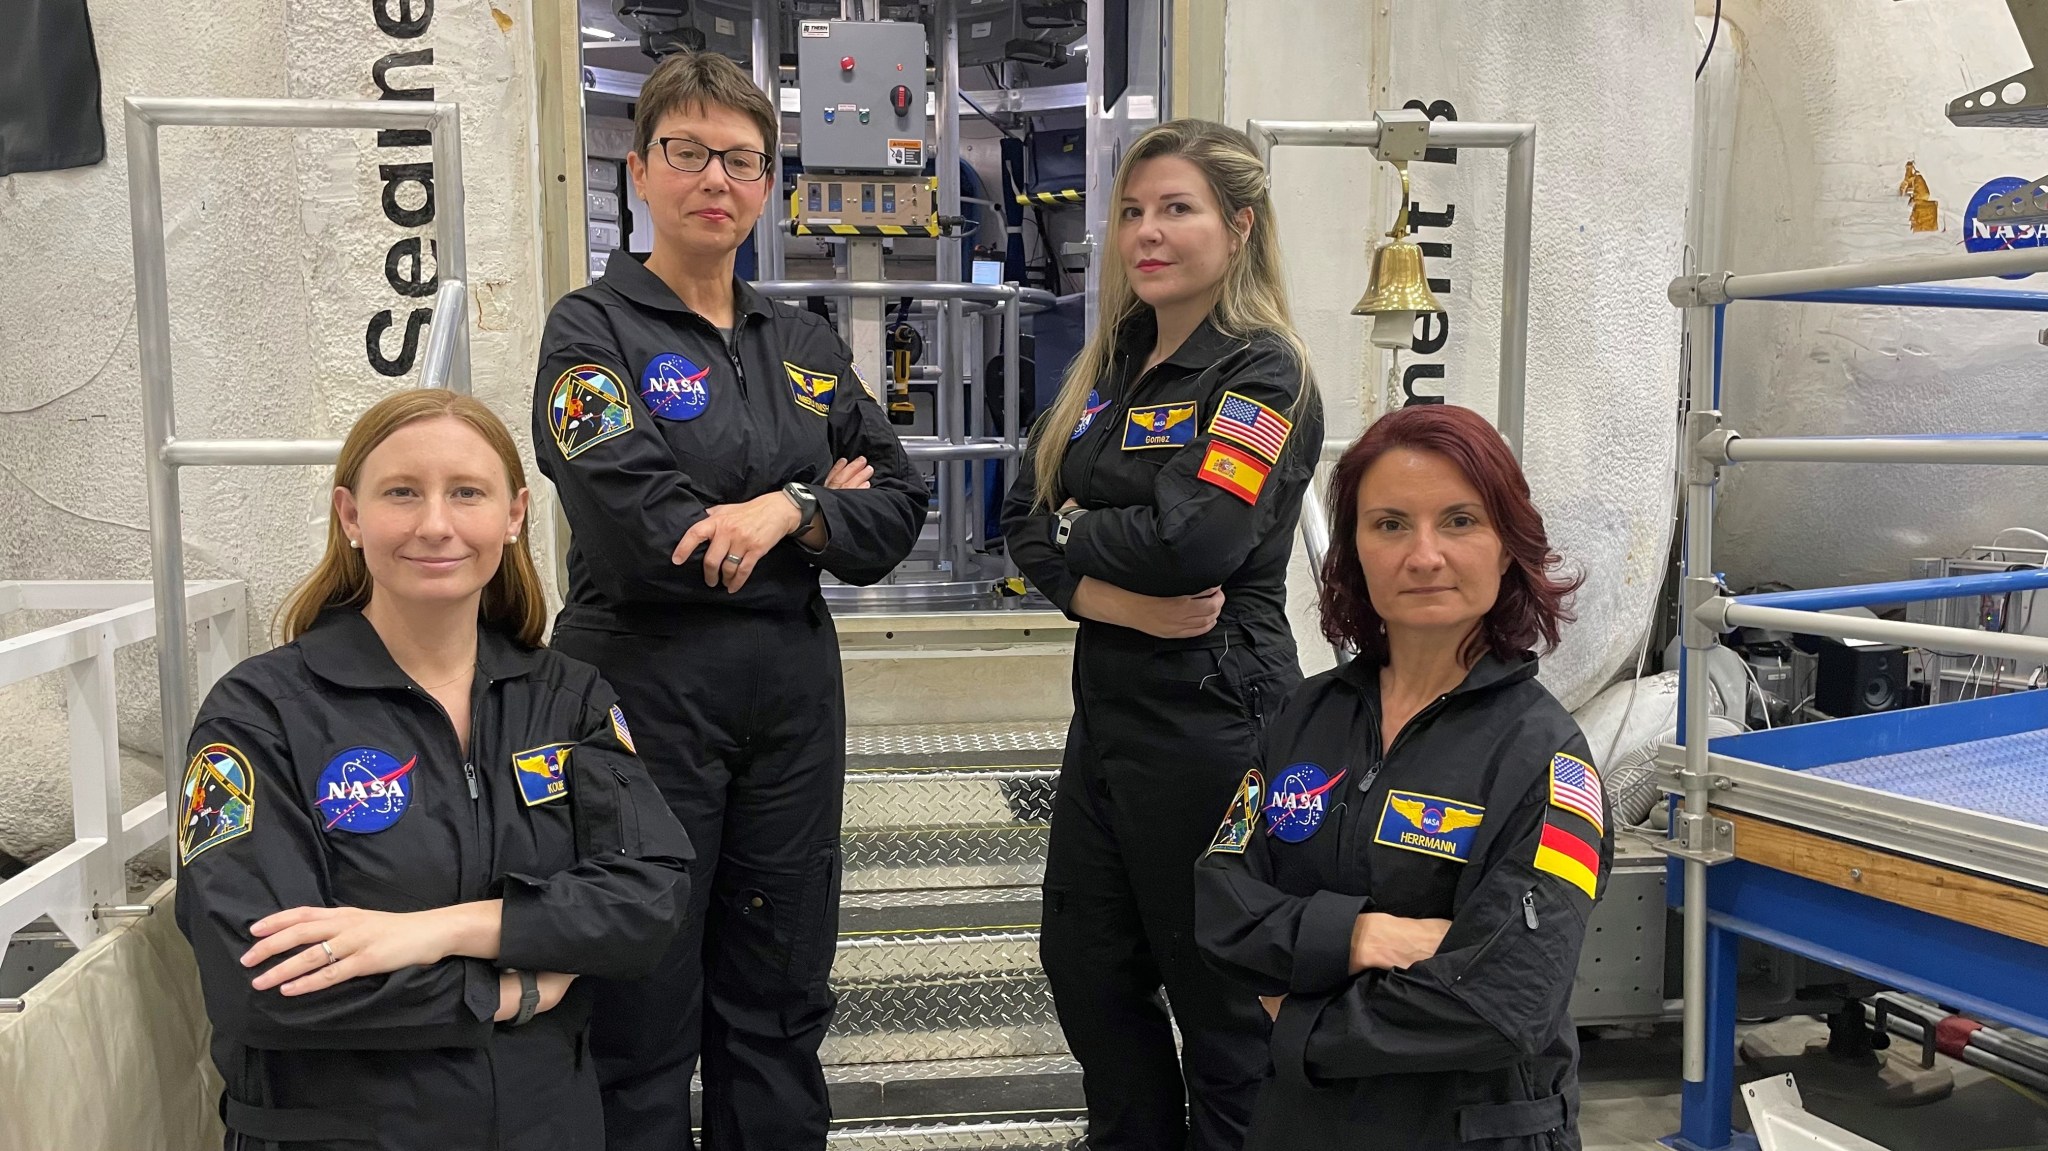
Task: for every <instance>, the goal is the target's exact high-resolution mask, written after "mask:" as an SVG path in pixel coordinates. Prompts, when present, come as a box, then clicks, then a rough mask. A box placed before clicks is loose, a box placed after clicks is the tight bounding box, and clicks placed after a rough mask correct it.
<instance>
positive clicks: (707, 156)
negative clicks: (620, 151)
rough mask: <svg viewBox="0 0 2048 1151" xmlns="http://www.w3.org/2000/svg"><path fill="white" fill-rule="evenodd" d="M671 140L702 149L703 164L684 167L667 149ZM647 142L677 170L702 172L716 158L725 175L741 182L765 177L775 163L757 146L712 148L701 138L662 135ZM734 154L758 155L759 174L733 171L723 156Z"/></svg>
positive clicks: (750, 181) (754, 180)
mask: <svg viewBox="0 0 2048 1151" xmlns="http://www.w3.org/2000/svg"><path fill="white" fill-rule="evenodd" d="M671 141H673V142H675V143H677V144H688V145H690V146H692V147H695V148H702V149H704V164H703V166H702V167H697V168H685V167H683V166H682V165H681V164H678V163H676V158H675V156H673V155H671V154H670V153H669V150H668V146H669V143H670V142H671ZM648 143H649V145H650V146H652V147H657V148H660V149H661V158H662V159H663V160H666V161H668V166H669V167H671V168H674V169H675V170H676V171H678V172H702V171H703V170H704V169H705V168H709V167H710V166H711V161H713V160H716V161H718V163H719V166H720V167H722V168H724V169H725V174H726V175H728V176H730V177H732V178H733V179H735V180H738V181H740V182H741V183H743V184H752V183H755V182H757V181H760V180H765V179H767V178H768V170H769V168H770V167H771V166H773V164H774V163H775V158H774V157H773V156H770V155H769V154H768V153H766V152H763V151H761V150H760V149H759V148H714V147H712V146H711V145H709V144H706V143H705V142H704V141H702V140H692V139H690V138H689V137H688V136H663V137H661V138H659V139H657V140H650V141H649V142H648ZM734 154H738V155H743V156H758V157H760V158H761V172H760V174H759V175H756V176H742V175H740V174H739V173H737V172H735V171H733V170H732V167H731V166H730V165H728V164H726V162H725V158H726V157H727V156H729V155H734Z"/></svg>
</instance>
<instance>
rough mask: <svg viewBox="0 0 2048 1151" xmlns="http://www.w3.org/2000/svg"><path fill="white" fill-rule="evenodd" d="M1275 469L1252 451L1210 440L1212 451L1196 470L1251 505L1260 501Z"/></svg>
mask: <svg viewBox="0 0 2048 1151" xmlns="http://www.w3.org/2000/svg"><path fill="white" fill-rule="evenodd" d="M1272 472H1273V469H1272V468H1271V467H1269V466H1267V464H1266V463H1265V461H1263V460H1260V459H1259V458H1258V457H1257V456H1254V455H1253V454H1252V453H1251V452H1250V451H1248V450H1246V449H1244V448H1240V447H1238V446H1237V445H1235V444H1229V443H1224V442H1223V441H1221V440H1210V441H1209V451H1208V453H1207V454H1205V455H1204V456H1203V457H1202V466H1201V468H1200V469H1199V470H1198V471H1196V473H1195V474H1196V475H1197V476H1199V477H1200V478H1201V479H1202V480H1203V482H1205V483H1212V484H1215V485H1216V486H1217V487H1219V488H1222V489H1223V490H1224V491H1226V492H1229V493H1230V494H1231V495H1234V496H1236V497H1237V498H1238V499H1241V500H1243V501H1244V502H1246V503H1248V504H1256V503H1258V502H1259V489H1260V488H1263V487H1265V486H1266V477H1267V476H1268V475H1271V474H1272Z"/></svg>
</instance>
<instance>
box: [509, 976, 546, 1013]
mask: <svg viewBox="0 0 2048 1151" xmlns="http://www.w3.org/2000/svg"><path fill="white" fill-rule="evenodd" d="M518 975H519V1014H518V1015H516V1016H514V1017H513V1018H512V1026H514V1027H524V1026H526V1025H527V1024H528V1023H531V1022H533V1016H534V1013H535V1012H536V1011H538V1010H539V1009H540V976H538V975H535V974H534V973H533V972H531V971H521V972H518Z"/></svg>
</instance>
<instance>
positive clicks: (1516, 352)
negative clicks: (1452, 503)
mask: <svg viewBox="0 0 2048 1151" xmlns="http://www.w3.org/2000/svg"><path fill="white" fill-rule="evenodd" d="M1526 127H1527V129H1528V130H1527V131H1526V132H1523V133H1521V134H1520V135H1518V136H1516V137H1515V139H1514V141H1513V142H1512V143H1510V144H1509V145H1508V217H1507V223H1506V228H1507V234H1506V236H1505V237H1504V238H1503V244H1502V247H1503V254H1502V260H1501V270H1500V394H1499V396H1498V398H1497V400H1496V410H1497V413H1498V414H1497V415H1496V416H1495V417H1494V421H1493V422H1494V426H1495V427H1497V428H1499V429H1500V434H1501V438H1502V439H1505V440H1506V441H1507V442H1508V450H1509V451H1511V452H1513V453H1515V458H1516V459H1518V460H1519V459H1521V458H1522V418H1523V411H1524V405H1525V403H1526V400H1527V394H1528V372H1529V260H1530V255H1529V248H1530V232H1531V229H1532V226H1533V225H1532V223H1531V217H1532V214H1533V213H1534V211H1535V205H1536V126H1535V125H1534V124H1529V125H1526ZM1429 134H1430V138H1431V139H1432V140H1434V139H1435V138H1436V136H1437V132H1436V125H1435V124H1431V125H1430V133H1429Z"/></svg>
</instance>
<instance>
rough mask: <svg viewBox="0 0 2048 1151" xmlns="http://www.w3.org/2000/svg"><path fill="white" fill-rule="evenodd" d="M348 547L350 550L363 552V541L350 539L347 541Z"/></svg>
mask: <svg viewBox="0 0 2048 1151" xmlns="http://www.w3.org/2000/svg"><path fill="white" fill-rule="evenodd" d="M348 546H350V547H352V548H354V549H356V550H357V551H362V550H363V541H361V540H358V539H351V540H349V541H348Z"/></svg>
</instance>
